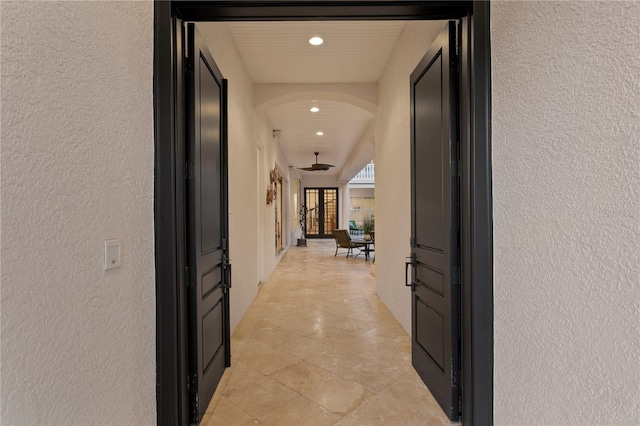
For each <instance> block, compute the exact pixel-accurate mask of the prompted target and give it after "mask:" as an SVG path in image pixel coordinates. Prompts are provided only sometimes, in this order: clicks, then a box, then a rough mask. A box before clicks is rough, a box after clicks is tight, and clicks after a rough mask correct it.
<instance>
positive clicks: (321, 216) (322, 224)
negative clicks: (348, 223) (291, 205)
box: [304, 188, 339, 238]
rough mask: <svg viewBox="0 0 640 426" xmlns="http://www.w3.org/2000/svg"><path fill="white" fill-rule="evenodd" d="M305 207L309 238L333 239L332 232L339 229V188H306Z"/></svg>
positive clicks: (306, 228)
mask: <svg viewBox="0 0 640 426" xmlns="http://www.w3.org/2000/svg"><path fill="white" fill-rule="evenodd" d="M304 205H305V206H306V207H307V222H306V224H305V235H306V236H307V238H333V234H332V233H331V231H332V230H334V229H338V211H339V206H338V188H305V189H304Z"/></svg>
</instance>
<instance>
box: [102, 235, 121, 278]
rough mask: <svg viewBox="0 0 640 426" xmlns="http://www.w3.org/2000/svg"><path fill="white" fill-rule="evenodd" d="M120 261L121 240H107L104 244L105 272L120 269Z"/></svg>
mask: <svg viewBox="0 0 640 426" xmlns="http://www.w3.org/2000/svg"><path fill="white" fill-rule="evenodd" d="M121 265H122V262H121V261H120V240H107V241H105V242H104V270H105V271H106V270H109V269H113V268H119V267H120V266H121Z"/></svg>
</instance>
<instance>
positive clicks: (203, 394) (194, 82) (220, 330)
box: [184, 24, 231, 424]
mask: <svg viewBox="0 0 640 426" xmlns="http://www.w3.org/2000/svg"><path fill="white" fill-rule="evenodd" d="M187 40H188V46H189V51H188V54H187V58H185V61H184V62H185V65H186V73H185V75H186V83H187V93H186V105H187V129H186V130H187V138H186V151H187V152H186V158H187V164H188V165H187V179H186V186H187V225H188V233H187V241H186V245H187V257H188V261H187V264H188V267H187V271H188V272H187V280H188V281H187V298H188V307H187V310H188V369H189V379H188V382H189V384H188V386H189V399H190V402H189V404H190V410H189V411H190V417H191V423H192V424H193V423H195V424H197V423H198V422H199V421H200V419H201V418H202V416H203V414H204V412H205V410H206V408H207V406H208V405H209V401H210V400H211V397H212V396H213V392H214V391H215V390H216V386H217V385H218V382H219V381H220V378H221V377H222V373H224V370H225V368H226V367H228V366H229V364H230V361H231V355H230V347H229V343H230V336H229V287H231V265H230V264H229V257H228V256H229V254H228V253H229V246H228V241H229V228H228V207H227V138H226V108H227V100H226V99H227V93H226V80H224V79H223V78H222V74H221V73H220V70H219V69H218V67H217V66H216V64H215V62H214V61H213V58H212V57H211V54H210V53H209V51H208V50H207V48H206V46H205V44H204V42H203V40H202V38H201V37H200V34H199V33H198V31H197V30H196V28H195V25H194V24H188V26H187Z"/></svg>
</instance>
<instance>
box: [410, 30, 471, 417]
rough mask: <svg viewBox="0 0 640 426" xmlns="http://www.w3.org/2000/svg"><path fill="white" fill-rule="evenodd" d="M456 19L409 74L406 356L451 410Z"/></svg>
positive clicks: (454, 401) (455, 358)
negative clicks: (409, 321) (408, 354)
mask: <svg viewBox="0 0 640 426" xmlns="http://www.w3.org/2000/svg"><path fill="white" fill-rule="evenodd" d="M455 52H456V24H455V23H454V22H450V23H449V24H448V25H447V27H446V28H445V30H444V31H443V32H442V33H441V34H440V35H439V36H438V38H437V39H436V41H435V42H434V43H433V45H432V46H431V48H430V49H429V51H428V52H427V54H426V55H425V56H424V58H423V59H422V60H421V61H420V63H419V64H418V66H417V67H416V69H415V71H414V72H413V73H412V74H411V111H412V113H411V200H412V203H411V216H412V217H411V222H412V250H411V257H412V260H411V263H412V266H413V267H412V271H413V272H412V280H411V282H412V304H411V309H412V315H411V316H412V341H413V342H412V361H413V366H414V367H415V369H416V371H417V372H418V373H419V374H420V377H422V380H423V381H424V382H425V384H426V385H427V387H428V388H429V390H430V391H431V393H432V394H433V395H434V397H435V398H436V400H437V401H438V403H439V404H440V406H441V407H442V409H443V410H444V412H445V413H446V414H447V416H449V418H450V419H451V420H457V419H458V417H459V383H458V382H459V351H460V343H459V332H460V324H459V311H458V310H459V306H458V303H459V297H460V296H459V273H458V271H459V261H458V252H459V241H458V202H457V196H458V195H457V152H458V132H457V128H458V114H457V109H456V103H457V100H456V97H457V73H456V56H455Z"/></svg>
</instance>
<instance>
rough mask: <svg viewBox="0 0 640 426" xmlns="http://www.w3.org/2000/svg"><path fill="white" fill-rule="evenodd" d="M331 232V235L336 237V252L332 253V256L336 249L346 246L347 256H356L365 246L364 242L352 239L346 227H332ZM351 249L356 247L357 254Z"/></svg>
mask: <svg viewBox="0 0 640 426" xmlns="http://www.w3.org/2000/svg"><path fill="white" fill-rule="evenodd" d="M331 232H333V237H334V238H335V239H336V253H335V254H334V256H337V255H338V249H340V248H346V249H347V257H349V254H351V256H352V257H353V258H355V257H356V256H358V255H360V253H362V249H363V248H365V247H366V244H364V243H359V242H357V241H352V240H351V235H349V231H347V230H346V229H334V230H333V231H331ZM353 249H358V254H356V255H354V254H353Z"/></svg>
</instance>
